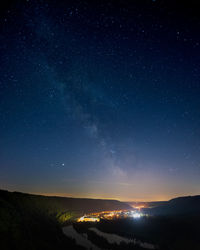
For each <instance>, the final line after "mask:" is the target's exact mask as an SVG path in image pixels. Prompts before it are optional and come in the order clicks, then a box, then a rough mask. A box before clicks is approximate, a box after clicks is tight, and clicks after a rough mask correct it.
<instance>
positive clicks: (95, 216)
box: [77, 209, 146, 222]
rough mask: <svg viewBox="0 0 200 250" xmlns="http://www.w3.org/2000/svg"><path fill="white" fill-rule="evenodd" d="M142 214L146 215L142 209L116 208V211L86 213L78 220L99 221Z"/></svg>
mask: <svg viewBox="0 0 200 250" xmlns="http://www.w3.org/2000/svg"><path fill="white" fill-rule="evenodd" d="M141 216H146V215H145V214H143V213H141V212H140V209H135V210H116V211H103V212H99V213H91V214H86V215H84V216H82V217H80V218H78V219H77V222H99V221H100V220H101V219H102V220H114V219H122V218H128V217H132V218H134V219H138V218H140V217H141Z"/></svg>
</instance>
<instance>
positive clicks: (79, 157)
mask: <svg viewBox="0 0 200 250" xmlns="http://www.w3.org/2000/svg"><path fill="white" fill-rule="evenodd" d="M199 34H200V17H199V13H198V8H197V5H196V4H195V2H190V3H189V2H188V3H187V4H183V3H181V1H173V3H170V1H164V0H162V1H161V0H156V1H151V0H140V1H139V0H138V1H114V0H113V1H31V0H29V1H11V2H10V3H9V2H8V3H7V5H6V6H2V8H1V20H0V49H1V50H0V63H1V67H0V184H1V186H0V188H4V189H9V190H18V191H24V192H33V193H45V194H61V195H67V196H76V197H101V198H117V199H121V200H162V199H169V198H171V197H175V196H178V195H188V194H197V193H199V192H200V182H199V179H200V98H199V96H200V80H199V79H200V37H199Z"/></svg>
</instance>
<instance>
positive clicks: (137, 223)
mask: <svg viewBox="0 0 200 250" xmlns="http://www.w3.org/2000/svg"><path fill="white" fill-rule="evenodd" d="M117 209H130V206H129V205H127V204H126V203H123V202H119V201H114V200H95V199H75V198H63V197H47V196H41V195H31V194H24V193H18V192H8V191H3V190H0V249H3V250H8V249H12V250H27V249H30V250H37V249H39V250H40V249H42V250H46V249H47V250H54V249H55V250H62V249H63V250H64V249H69V250H73V249H75V250H76V249H77V250H81V249H84V248H82V247H81V246H78V245H76V242H75V241H74V240H72V239H70V238H68V237H66V236H65V235H64V234H63V232H62V226H67V225H68V224H71V223H73V225H74V228H75V229H76V231H77V232H80V233H85V234H87V237H88V239H89V240H90V241H91V242H93V243H94V244H95V245H96V246H98V247H99V248H100V249H113V250H115V249H116V250H122V249H123V250H125V249H127V250H128V249H132V250H140V249H145V248H141V247H140V246H134V245H133V244H125V243H123V244H121V245H117V244H110V243H109V242H108V241H107V240H106V239H105V238H103V237H100V236H98V235H97V234H95V233H94V232H92V231H90V230H89V227H96V228H98V229H99V230H100V231H102V232H107V233H114V234H117V235H121V236H124V237H126V238H132V239H133V238H136V239H138V240H141V241H142V242H147V243H151V244H153V245H155V246H156V247H157V249H159V250H190V249H191V250H199V249H200V238H199V225H200V196H193V197H180V198H176V199H172V200H170V201H168V202H165V203H164V204H162V205H158V206H157V207H153V208H149V209H144V211H145V212H146V213H148V214H149V215H150V216H144V217H142V218H140V219H133V218H127V219H114V220H101V221H100V222H99V223H75V222H74V219H75V218H76V217H77V216H80V215H82V214H83V213H89V212H97V211H105V210H117Z"/></svg>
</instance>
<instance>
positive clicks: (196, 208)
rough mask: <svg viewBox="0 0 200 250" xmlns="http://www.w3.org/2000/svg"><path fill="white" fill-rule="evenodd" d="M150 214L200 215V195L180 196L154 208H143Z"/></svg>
mask: <svg viewBox="0 0 200 250" xmlns="http://www.w3.org/2000/svg"><path fill="white" fill-rule="evenodd" d="M143 211H144V212H146V213H148V214H149V215H157V216H158V215H159V216H160V215H162V216H169V215H174V216H175V215H179V216H180V215H193V216H194V215H199V214H200V195H196V196H185V197H178V198H175V199H172V200H169V201H167V202H165V203H163V204H161V205H158V206H156V207H153V208H149V209H148V208H147V209H143Z"/></svg>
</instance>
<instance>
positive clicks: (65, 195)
mask: <svg viewBox="0 0 200 250" xmlns="http://www.w3.org/2000/svg"><path fill="white" fill-rule="evenodd" d="M0 190H2V191H8V192H11V193H15V192H16V193H22V194H30V195H41V196H46V197H60V198H74V199H94V200H95V199H97V200H117V201H120V202H124V203H129V202H130V203H131V202H135V203H140V202H142V203H151V202H164V201H170V200H172V199H176V198H184V197H195V196H200V194H194V195H191V194H185V195H182V196H174V197H171V198H166V199H158V200H155V199H153V200H152V199H149V200H144V199H141V200H136V199H130V200H120V199H119V198H116V197H89V196H86V197H85V196H82V197H81V196H70V195H68V194H65V193H37V192H24V191H19V190H6V189H0Z"/></svg>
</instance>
